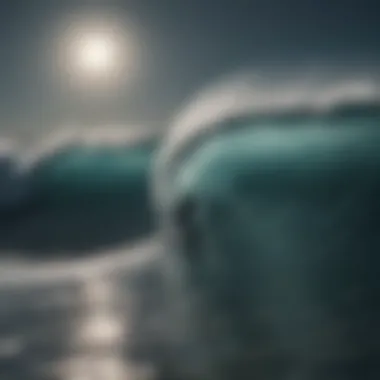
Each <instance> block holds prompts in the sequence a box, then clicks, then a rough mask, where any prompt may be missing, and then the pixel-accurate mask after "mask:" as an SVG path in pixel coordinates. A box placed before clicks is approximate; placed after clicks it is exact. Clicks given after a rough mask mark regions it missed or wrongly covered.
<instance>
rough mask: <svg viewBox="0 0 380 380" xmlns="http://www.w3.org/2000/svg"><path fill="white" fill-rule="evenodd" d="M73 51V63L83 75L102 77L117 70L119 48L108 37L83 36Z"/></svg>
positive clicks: (113, 40) (110, 37) (119, 58)
mask: <svg viewBox="0 0 380 380" xmlns="http://www.w3.org/2000/svg"><path fill="white" fill-rule="evenodd" d="M82 40H83V41H80V42H81V43H80V44H79V46H77V47H76V50H75V51H74V54H75V55H74V57H73V59H74V63H75V64H76V65H77V67H78V69H80V70H81V71H82V72H83V73H87V74H90V75H104V74H107V73H108V74H109V73H112V72H113V71H114V70H116V69H117V66H118V64H120V61H119V60H121V59H122V58H121V57H120V46H118V44H117V42H116V41H115V39H113V38H112V36H108V35H101V34H98V35H91V34H89V35H84V36H83V37H82Z"/></svg>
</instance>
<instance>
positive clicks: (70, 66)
mask: <svg viewBox="0 0 380 380" xmlns="http://www.w3.org/2000/svg"><path fill="white" fill-rule="evenodd" d="M63 27H64V29H65V31H64V33H63V35H62V37H63V38H62V39H61V42H60V43H59V46H60V55H59V57H60V58H59V65H60V67H61V71H62V65H63V72H64V73H67V74H69V78H70V83H71V84H73V85H74V86H76V87H77V86H79V87H83V88H88V86H97V87H99V86H101V87H102V88H104V87H109V86H111V87H113V86H114V85H119V84H120V83H122V82H124V81H125V80H126V79H131V78H133V77H134V76H135V74H136V73H135V70H136V69H137V68H138V65H137V64H136V63H137V58H138V57H137V51H136V50H137V49H136V46H138V45H137V43H136V41H134V39H135V38H132V36H133V37H134V36H135V35H136V33H135V31H134V30H133V27H131V25H129V27H128V29H127V28H126V27H125V25H124V24H123V23H122V22H117V20H116V21H115V19H113V18H108V19H107V17H105V16H99V17H93V18H91V19H89V18H86V19H80V18H76V19H75V20H67V21H66V25H64V26H63Z"/></svg>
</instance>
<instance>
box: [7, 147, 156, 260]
mask: <svg viewBox="0 0 380 380" xmlns="http://www.w3.org/2000/svg"><path fill="white" fill-rule="evenodd" d="M155 145H156V142H155V141H145V142H143V143H141V144H140V145H135V146H127V145H124V146H121V145H119V146H101V145H99V146H86V145H73V146H68V147H63V148H61V149H60V150H59V151H56V152H54V153H53V154H50V155H49V156H45V157H43V158H42V159H40V160H39V161H38V162H37V163H36V164H35V165H34V166H33V167H32V168H31V169H30V171H29V173H28V186H29V187H30V189H31V190H30V196H29V197H27V198H25V200H23V201H22V202H19V203H18V204H15V205H13V206H12V207H8V209H7V210H6V212H3V213H2V215H0V218H1V219H0V223H1V224H0V225H1V230H0V249H1V250H2V251H4V252H12V251H17V252H20V254H22V255H23V254H31V255H32V256H33V255H40V254H43V255H44V256H52V257H54V256H55V255H58V254H60V255H74V256H75V255H77V254H78V253H80V252H82V253H84V252H88V253H91V252H94V251H98V250H102V249H104V248H112V247H113V246H118V245H119V246H120V244H121V243H128V242H131V241H134V240H136V239H139V238H141V237H143V236H146V235H147V234H148V233H149V232H150V231H151V229H152V226H153V218H152V213H151V206H150V201H149V190H148V185H149V174H150V167H151V160H152V155H153V152H154V150H155Z"/></svg>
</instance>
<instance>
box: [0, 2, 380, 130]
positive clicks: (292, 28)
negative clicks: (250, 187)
mask: <svg viewBox="0 0 380 380" xmlns="http://www.w3.org/2000/svg"><path fill="white" fill-rule="evenodd" d="M376 3H377V1H375V0H373V1H369V0H362V1H352V0H345V1H334V0H303V1H301V0H288V1H285V0H256V1H248V0H246V1H242V0H234V1H233V0H231V1H225V0H219V1H205V0H192V1H185V0H182V1H181V0H177V1H175V0H160V1H157V0H155V1H154V0H128V1H127V0H125V1H121V0H120V1H116V0H108V1H100V0H98V1H96V0H92V1H90V0H88V1H80V0H66V1H63V0H33V1H31V0H4V1H2V2H1V5H0V28H1V30H0V125H1V128H2V130H1V132H2V134H3V135H9V134H11V135H39V134H40V133H41V131H44V130H47V129H49V130H50V129H51V128H58V126H59V125H62V124H64V123H66V122H70V121H71V120H74V119H75V120H77V121H78V122H81V121H84V120H85V119H86V117H88V115H91V114H92V113H93V115H92V116H91V117H94V115H95V118H96V117H97V116H96V115H99V116H100V115H101V118H102V119H104V121H109V122H111V123H112V122H120V123H125V124H128V123H142V124H148V125H150V126H152V127H155V125H159V124H161V123H162V122H163V121H164V120H165V119H166V118H167V117H168V116H169V115H171V114H172V113H173V112H174V110H175V109H176V107H177V106H178V105H179V104H181V103H182V102H184V100H185V99H186V98H187V97H188V96H189V95H190V94H191V93H192V92H193V91H195V90H196V89H197V88H198V87H199V86H200V85H201V84H203V83H205V82H206V81H209V80H212V79H213V78H215V77H217V76H218V75H219V74H221V73H223V72H226V71H230V70H235V69H237V68H239V67H242V66H247V65H251V64H252V65H256V66H261V67H268V66H270V67H272V68H273V70H276V69H277V68H281V67H284V66H286V67H291V66H292V65H297V66H302V65H307V64H309V63H314V64H318V63H329V62H332V63H334V64H336V65H341V66H343V65H348V66H363V67H366V66H368V65H369V66H376V64H377V63H378V61H379V56H380V51H379V48H378V38H379V36H380V26H379V23H378V14H379V11H378V9H377V8H378V6H377V4H376ZM95 8H96V9H98V10H99V12H103V11H104V12H110V11H111V12H117V14H118V15H119V17H120V18H121V19H123V18H125V20H132V21H133V23H135V24H137V25H138V29H139V30H140V32H142V33H140V34H141V35H140V36H137V37H138V38H139V39H140V43H141V45H142V46H144V48H145V49H146V51H147V52H148V53H149V62H146V64H145V65H144V67H143V69H142V70H141V72H140V75H139V76H138V77H137V78H136V80H135V81H134V82H133V83H132V84H130V85H128V86H127V85H126V86H124V87H123V86H121V87H120V88H119V91H118V93H117V94H115V95H114V96H112V97H111V98H108V99H105V98H103V99H102V100H98V101H97V103H94V104H93V105H92V106H91V104H89V103H87V104H85V103H84V102H83V101H80V99H79V97H78V98H77V94H74V93H73V92H70V91H68V90H67V89H66V90H65V86H61V85H58V84H57V82H56V81H54V80H52V75H50V71H49V67H50V66H49V65H50V64H51V62H52V61H53V60H54V57H53V56H49V54H48V51H47V49H46V46H47V45H46V43H47V41H49V38H51V37H52V36H53V34H54V31H55V30H56V25H58V24H59V23H60V22H62V20H63V19H65V18H66V17H68V16H69V15H70V14H86V13H89V12H92V11H93V10H94V9H95ZM126 24H127V21H126ZM87 121H88V120H87ZM100 121H101V120H100Z"/></svg>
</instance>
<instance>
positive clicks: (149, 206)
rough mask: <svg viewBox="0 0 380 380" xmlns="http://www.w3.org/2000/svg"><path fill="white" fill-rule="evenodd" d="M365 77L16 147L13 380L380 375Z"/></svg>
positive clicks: (11, 243) (5, 171)
mask: <svg viewBox="0 0 380 380" xmlns="http://www.w3.org/2000/svg"><path fill="white" fill-rule="evenodd" d="M237 84H239V85H237ZM242 84H243V85H242ZM349 84H350V85H349V86H348V85H346V86H341V87H339V86H338V87H339V88H338V89H335V90H334V91H331V89H330V90H329V91H327V92H326V91H325V92H323V91H319V90H318V91H316V95H315V96H314V97H312V96H306V95H305V94H308V95H310V94H314V92H313V91H314V88H312V89H311V90H310V88H309V87H308V88H307V89H306V90H305V89H304V90H302V91H298V90H297V91H295V92H294V91H293V92H291V91H290V92H289V91H288V92H286V91H285V94H288V95H289V94H291V95H292V96H288V97H286V96H284V93H281V94H280V95H278V96H277V97H273V96H272V95H273V91H269V93H265V91H264V92H263V93H262V94H261V93H260V96H261V95H262V99H261V101H258V97H257V96H258V95H257V91H258V90H257V87H255V86H254V91H253V92H251V91H250V90H249V89H248V87H247V83H246V81H245V80H243V81H241V79H239V80H238V81H237V82H236V81H232V83H231V82H229V83H227V85H226V86H224V87H223V86H222V87H217V88H216V90H215V91H214V90H212V91H211V92H206V94H205V95H204V94H203V95H202V94H201V95H202V96H200V97H196V99H195V102H194V104H195V105H194V104H190V106H189V107H186V108H185V110H184V112H183V113H179V114H178V118H174V121H173V128H172V129H171V130H170V131H169V132H168V133H167V136H165V137H164V138H161V136H160V137H157V136H153V137H148V138H144V139H138V140H131V139H130V138H122V137H120V136H119V137H117V138H116V139H113V140H112V142H109V141H108V142H105V141H104V139H100V140H99V139H98V140H96V141H95V142H94V141H93V140H92V139H88V138H82V137H81V138H74V139H73V140H71V141H70V142H67V141H64V142H59V143H58V144H55V145H53V147H50V148H46V147H45V146H43V147H39V149H37V150H36V151H33V150H31V151H30V152H20V151H18V152H17V151H16V152H13V151H11V152H8V151H4V154H3V156H2V157H3V158H2V161H1V165H0V183H1V190H0V262H1V265H0V379H1V380H3V379H4V380H7V379H10V380H19V379H20V380H21V379H22V380H33V379H38V380H98V379H99V380H103V379H112V380H127V379H128V380H129V379H133V380H134V379H137V380H140V379H141V380H148V379H159V380H170V379H173V380H174V379H176V380H179V379H181V380H188V379H190V380H201V379H202V380H203V379H210V380H213V379H218V380H230V379H232V378H234V377H235V376H237V375H238V377H240V378H257V379H260V380H264V379H265V380H316V379H320V378H323V379H326V380H359V379H360V380H361V379H369V380H372V379H376V378H379V374H380V367H379V365H378V363H379V361H378V356H379V350H378V338H379V337H380V334H379V332H380V330H379V328H378V320H379V319H378V317H379V316H380V307H379V302H378V295H379V294H380V290H379V289H380V288H379V281H378V272H379V268H380V264H379V262H378V260H377V253H378V247H379V244H378V231H379V217H378V215H379V214H378V210H380V203H379V199H380V198H379V197H378V194H379V191H380V176H379V174H378V173H379V170H378V169H379V168H380V157H379V155H380V153H379V152H380V151H379V149H378V147H379V146H380V134H379V131H378V123H379V120H380V111H379V109H380V108H379V106H378V103H377V102H376V101H375V100H376V96H377V93H376V92H374V90H373V87H371V86H369V87H368V86H367V87H366V86H357V84H355V86H353V85H352V83H351V82H350V83H349ZM308 86H309V84H308ZM347 88H348V89H347ZM363 88H364V90H363ZM352 89H353V90H352ZM237 93H238V94H239V97H237V96H236V94H237ZM275 93H276V94H277V92H275ZM337 94H338V95H337ZM347 94H348V95H347ZM375 95H376V96H375ZM289 99H290V100H291V101H289ZM352 99H353V100H354V101H352ZM308 102H309V103H310V104H309V103H308ZM310 105H311V106H313V107H309V106H310ZM103 132H104V133H103V135H107V132H106V131H103ZM42 145H44V144H42ZM194 211H197V212H199V214H197V217H198V219H196V222H195V223H194V219H193V217H194V215H195V214H196V212H194ZM173 232H175V234H174V235H173V234H172V233H173ZM183 285H185V286H183ZM189 289H190V290H189ZM199 301H206V302H203V303H202V302H201V303H197V302H199Z"/></svg>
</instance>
